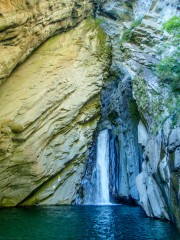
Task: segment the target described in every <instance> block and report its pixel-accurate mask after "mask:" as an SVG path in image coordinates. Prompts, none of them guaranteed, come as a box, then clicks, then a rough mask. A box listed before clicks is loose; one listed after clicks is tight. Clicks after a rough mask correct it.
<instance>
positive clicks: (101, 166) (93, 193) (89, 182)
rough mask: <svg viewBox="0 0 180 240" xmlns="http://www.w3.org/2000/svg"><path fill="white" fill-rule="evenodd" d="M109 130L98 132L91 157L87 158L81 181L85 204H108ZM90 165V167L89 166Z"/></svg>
mask: <svg viewBox="0 0 180 240" xmlns="http://www.w3.org/2000/svg"><path fill="white" fill-rule="evenodd" d="M109 138H110V137H109V132H108V130H103V131H101V132H100V133H99V135H98V138H97V142H96V145H94V147H93V149H92V150H93V152H94V153H95V152H96V155H94V154H93V158H91V157H90V158H89V160H88V163H87V166H88V167H87V169H86V173H85V177H84V179H83V181H82V186H83V203H84V204H87V205H92V204H93V205H94V204H95V205H98V204H105V205H108V204H110V201H109V142H110V141H109V140H110V139H109ZM91 166H92V167H91Z"/></svg>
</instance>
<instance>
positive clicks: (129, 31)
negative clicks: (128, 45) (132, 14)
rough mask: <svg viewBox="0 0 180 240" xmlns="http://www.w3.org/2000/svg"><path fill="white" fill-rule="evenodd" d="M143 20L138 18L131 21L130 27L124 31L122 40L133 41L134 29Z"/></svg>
mask: <svg viewBox="0 0 180 240" xmlns="http://www.w3.org/2000/svg"><path fill="white" fill-rule="evenodd" d="M141 22H142V18H140V19H137V20H135V21H133V22H132V23H131V27H130V29H127V30H125V31H124V33H123V37H122V41H123V42H130V41H133V30H134V28H136V27H138V26H139V25H140V24H141Z"/></svg>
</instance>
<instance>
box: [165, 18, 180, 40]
mask: <svg viewBox="0 0 180 240" xmlns="http://www.w3.org/2000/svg"><path fill="white" fill-rule="evenodd" d="M163 28H164V29H165V30H166V31H167V32H169V33H173V34H176V35H177V34H179V33H180V17H177V16H174V17H172V18H170V19H169V20H168V21H167V22H165V23H164V25H163Z"/></svg>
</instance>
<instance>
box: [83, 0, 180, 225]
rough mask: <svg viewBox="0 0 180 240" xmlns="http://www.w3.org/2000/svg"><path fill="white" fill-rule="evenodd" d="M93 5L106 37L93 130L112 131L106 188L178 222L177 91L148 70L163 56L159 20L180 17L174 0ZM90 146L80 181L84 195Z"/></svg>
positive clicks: (89, 178)
mask: <svg viewBox="0 0 180 240" xmlns="http://www.w3.org/2000/svg"><path fill="white" fill-rule="evenodd" d="M98 3H99V1H98ZM97 9H98V14H97V17H100V18H101V21H102V23H101V25H102V27H103V29H104V30H105V31H106V32H107V33H108V35H109V36H110V38H111V43H112V65H111V69H110V77H109V78H108V80H107V81H106V83H105V87H104V89H103V92H102V113H101V120H100V123H99V125H98V131H99V130H102V129H109V131H110V135H111V140H110V162H111V165H110V178H111V179H110V181H111V184H110V192H111V194H112V197H113V198H116V199H118V200H120V201H128V202H129V201H135V202H137V203H139V204H140V205H141V206H142V207H143V208H144V210H145V211H146V213H147V215H148V216H151V217H157V218H162V219H170V220H172V221H173V222H175V223H176V225H177V226H178V227H180V198H179V196H180V168H179V161H180V156H179V137H180V134H179V128H180V122H179V113H178V109H179V107H178V106H179V97H177V96H175V94H174V93H173V92H172V90H171V89H170V88H169V87H168V86H163V85H160V81H159V79H158V78H157V76H156V74H155V71H154V69H155V66H156V65H157V63H158V62H159V61H160V60H161V57H162V56H161V53H160V52H159V50H158V49H159V47H161V46H163V44H164V42H165V41H166V40H167V39H168V36H167V35H163V34H162V23H163V22H164V21H165V20H167V19H169V18H170V17H172V16H173V15H179V1H177V0H174V1H172V2H171V3H169V2H168V1H160V0H159V1H158V0H157V1H151V0H149V1H141V0H137V1H108V0H107V1H101V3H99V5H98V7H97ZM127 11H128V14H125V16H124V15H123V13H125V12H127ZM134 20H135V21H134ZM95 145H96V144H94V145H93V148H92V151H91V154H90V158H89V161H88V164H87V166H88V168H89V169H90V170H89V169H87V171H86V174H85V177H84V180H83V187H84V189H85V193H86V188H87V186H88V187H89V185H91V184H89V182H91V181H92V176H93V174H92V173H93V172H94V168H93V167H92V165H93V159H94V156H93V152H94V155H95V152H96V150H95V149H96V148H95ZM89 166H91V167H89Z"/></svg>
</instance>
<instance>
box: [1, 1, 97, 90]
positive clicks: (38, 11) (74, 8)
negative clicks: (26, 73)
mask: <svg viewBox="0 0 180 240" xmlns="http://www.w3.org/2000/svg"><path fill="white" fill-rule="evenodd" d="M91 9H92V4H91V3H90V1H89V0H81V1H76V0H66V1H63V0H56V1H55V0H53V1H45V0H40V1H39V0H33V1H30V0H27V1H25V0H7V1H0V52H1V59H0V85H1V84H2V82H3V81H5V79H6V78H7V77H8V76H9V74H10V73H11V72H12V70H13V69H14V68H15V67H16V66H17V64H18V63H21V62H23V61H24V60H25V59H26V58H27V57H28V56H29V55H30V54H31V53H32V52H33V51H34V49H35V48H37V47H38V46H39V45H40V44H41V43H42V42H44V41H45V40H46V39H47V38H48V37H50V36H52V35H54V34H57V33H58V32H63V31H65V30H66V31H67V30H68V29H70V28H72V27H74V26H76V25H77V24H78V23H79V22H80V21H81V20H82V19H84V18H85V17H87V16H88V15H89V13H90V12H91Z"/></svg>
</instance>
